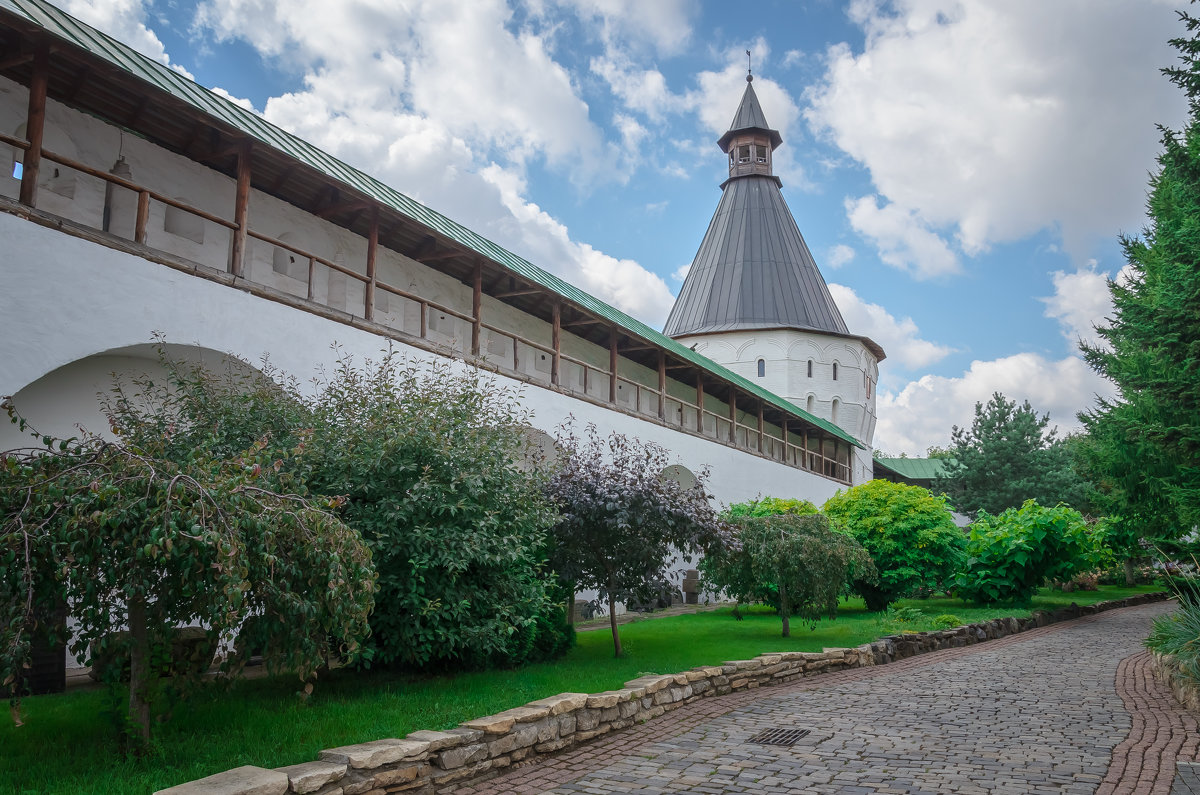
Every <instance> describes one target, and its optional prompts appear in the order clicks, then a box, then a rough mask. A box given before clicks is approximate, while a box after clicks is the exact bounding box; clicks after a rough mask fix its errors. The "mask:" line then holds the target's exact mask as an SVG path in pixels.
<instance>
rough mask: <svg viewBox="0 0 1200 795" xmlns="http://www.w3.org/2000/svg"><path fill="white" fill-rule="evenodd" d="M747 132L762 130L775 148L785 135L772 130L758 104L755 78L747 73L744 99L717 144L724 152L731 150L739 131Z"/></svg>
mask: <svg viewBox="0 0 1200 795" xmlns="http://www.w3.org/2000/svg"><path fill="white" fill-rule="evenodd" d="M745 132H762V133H765V134H766V135H767V136H768V137H769V138H770V139H771V148H772V149H774V148H776V147H777V146H779V145H780V144H781V143H783V137H782V136H781V135H780V134H779V131H778V130H772V129H771V126H770V125H769V124H767V117H766V115H765V114H764V113H763V110H762V105H760V104H758V94H756V93H754V78H753V77H752V76H750V75H746V90H745V92H743V93H742V101H741V103H739V104H738V109H737V113H735V114H733V122H732V123H731V124H730V125H729V130H728V131H726V133H725V134H724V135H722V136H721V137H720V139H719V140H718V141H717V146H719V147H721V151H722V152H728V151H729V142H730V141H731V140H733V138H734V136H735V135H737V134H738V133H745Z"/></svg>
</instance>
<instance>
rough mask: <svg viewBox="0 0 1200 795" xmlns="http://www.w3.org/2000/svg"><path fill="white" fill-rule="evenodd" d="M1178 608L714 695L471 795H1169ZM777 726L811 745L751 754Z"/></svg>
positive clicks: (1182, 729) (1182, 734) (1177, 722)
mask: <svg viewBox="0 0 1200 795" xmlns="http://www.w3.org/2000/svg"><path fill="white" fill-rule="evenodd" d="M1169 609H1171V608H1170V606H1169V605H1167V604H1162V603H1159V604H1152V605H1145V606H1141V607H1134V608H1127V609H1123V610H1114V611H1110V612H1106V613H1101V614H1099V615H1096V616H1092V617H1088V618H1084V619H1079V620H1077V621H1071V622H1067V623H1063V624H1056V625H1052V626H1049V627H1043V628H1041V629H1035V630H1031V631H1029V632H1025V633H1021V634H1019V635H1014V636H1010V637H1007V638H1003V639H1001V640H997V641H991V642H989V643H984V644H980V645H977V646H969V647H965V648H962V649H949V650H945V651H940V652H934V653H932V654H926V655H921V656H919V657H913V658H909V659H907V660H903V661H900V662H897V663H892V664H891V665H886V666H879V667H876V668H865V669H855V670H849V671H843V672H839V673H835V674H827V675H825V676H819V677H814V678H811V679H805V680H802V681H800V682H798V683H796V684H793V685H790V686H786V687H781V688H770V689H760V690H755V691H749V692H742V693H737V694H733V695H730V696H726V697H723V698H713V699H704V700H701V701H699V702H695V703H693V704H690V705H688V706H686V707H683V708H680V709H679V710H676V711H675V712H673V713H670V714H669V715H666V716H663V717H662V718H659V719H658V720H655V721H651V722H649V723H647V724H644V725H642V726H638V727H634V728H632V729H630V730H627V731H624V732H619V733H616V734H613V735H610V736H607V737H604V738H601V739H600V740H599V741H597V742H594V743H592V744H590V745H587V746H584V747H581V748H579V749H576V750H574V751H572V752H569V753H564V754H560V755H557V756H555V757H551V758H548V759H545V760H542V761H540V762H538V763H537V764H535V765H531V766H529V767H526V768H519V769H516V770H513V771H512V772H510V773H508V774H506V775H504V776H501V777H499V778H496V779H493V780H491V781H488V782H485V783H482V784H479V785H476V786H475V787H473V788H465V789H463V790H461V792H464V793H478V794H479V795H484V793H487V794H488V795H492V794H496V795H499V793H555V794H556V795H567V793H572V794H574V793H587V794H588V795H607V794H608V793H624V792H633V793H639V795H655V794H656V793H682V792H687V793H706V794H708V795H724V794H726V793H782V794H784V795H792V794H793V793H843V794H844V795H855V794H857V793H864V794H866V793H931V794H932V793H964V794H966V793H1012V794H1013V795H1034V794H1037V793H1067V794H1070V793H1097V792H1099V793H1101V794H1102V795H1106V794H1108V793H1114V794H1115V793H1139V794H1140V793H1148V794H1149V793H1163V795H1165V794H1166V793H1169V792H1171V784H1172V780H1173V779H1174V776H1175V763H1176V760H1177V759H1178V760H1180V761H1188V760H1193V759H1195V758H1196V756H1197V743H1198V741H1200V737H1198V736H1197V730H1196V721H1195V719H1194V716H1191V715H1189V714H1188V713H1187V712H1186V711H1183V710H1182V709H1181V708H1179V707H1178V706H1177V705H1176V704H1175V703H1174V701H1173V700H1172V699H1171V696H1170V694H1169V692H1167V691H1166V690H1165V689H1164V688H1162V687H1161V686H1159V685H1158V683H1157V682H1155V681H1154V680H1153V678H1152V676H1150V674H1149V672H1148V665H1147V662H1148V655H1146V654H1144V653H1143V652H1142V647H1141V641H1142V639H1144V638H1145V637H1146V635H1147V633H1148V632H1149V623H1150V619H1151V618H1152V617H1153V616H1154V615H1157V614H1159V613H1161V612H1164V611H1166V610H1169ZM1164 696H1165V698H1164ZM1131 713H1132V717H1131ZM777 727H778V728H798V729H809V730H810V731H811V734H809V735H808V736H807V737H805V738H804V739H801V740H800V741H799V742H797V743H796V744H795V745H794V746H792V747H790V748H787V747H773V746H764V745H753V744H748V743H747V740H748V739H750V738H751V737H752V736H754V735H755V734H756V733H758V732H759V731H761V730H762V729H766V728H777ZM1177 791H1178V788H1177ZM1185 791H1186V790H1185Z"/></svg>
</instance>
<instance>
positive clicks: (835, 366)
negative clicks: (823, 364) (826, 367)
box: [833, 362, 837, 381]
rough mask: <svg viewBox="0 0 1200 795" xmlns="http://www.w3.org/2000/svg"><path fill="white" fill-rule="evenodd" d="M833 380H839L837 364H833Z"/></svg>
mask: <svg viewBox="0 0 1200 795" xmlns="http://www.w3.org/2000/svg"><path fill="white" fill-rule="evenodd" d="M833 380H834V381H836V380H837V362H834V363H833Z"/></svg>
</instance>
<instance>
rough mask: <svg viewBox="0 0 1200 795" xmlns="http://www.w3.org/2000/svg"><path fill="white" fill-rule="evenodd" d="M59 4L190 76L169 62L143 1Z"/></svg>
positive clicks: (73, 0)
mask: <svg viewBox="0 0 1200 795" xmlns="http://www.w3.org/2000/svg"><path fill="white" fill-rule="evenodd" d="M62 7H63V9H64V10H65V11H66V12H67V13H68V14H70V15H71V16H73V17H76V18H78V19H80V20H81V21H83V22H86V23H87V24H89V25H91V26H93V27H96V28H99V29H100V30H102V31H104V32H105V33H107V34H108V35H110V36H112V37H113V38H114V39H118V40H120V41H121V42H123V43H125V44H128V45H129V46H130V47H132V48H133V49H135V50H137V51H138V52H140V53H141V54H142V55H145V56H147V57H149V58H153V59H154V60H156V61H158V62H159V63H161V64H163V65H165V66H169V67H171V68H172V69H174V70H175V71H176V72H179V73H180V74H181V75H183V76H184V77H187V78H192V73H191V72H189V71H188V70H187V69H184V68H183V67H182V66H180V65H179V64H176V63H172V62H171V57H170V56H169V55H167V48H166V47H165V46H164V45H163V43H162V40H161V39H159V38H158V36H157V35H156V34H155V33H154V31H152V30H150V28H149V27H147V25H146V7H145V6H144V5H143V3H142V0H66V2H65V3H62Z"/></svg>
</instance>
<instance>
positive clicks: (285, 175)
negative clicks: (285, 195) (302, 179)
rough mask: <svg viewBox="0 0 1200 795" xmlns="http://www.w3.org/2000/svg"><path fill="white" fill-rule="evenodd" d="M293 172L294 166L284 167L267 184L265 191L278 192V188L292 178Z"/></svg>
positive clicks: (294, 170)
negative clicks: (273, 179) (272, 180)
mask: <svg viewBox="0 0 1200 795" xmlns="http://www.w3.org/2000/svg"><path fill="white" fill-rule="evenodd" d="M295 173H296V167H295V166H288V167H287V168H285V169H284V170H283V171H282V173H280V175H279V176H278V177H276V178H275V181H274V182H272V183H271V184H270V185H268V186H267V193H278V192H279V190H280V189H281V188H282V187H283V186H284V185H285V184H286V183H287V181H288V180H289V179H291V178H292V174H295Z"/></svg>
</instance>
